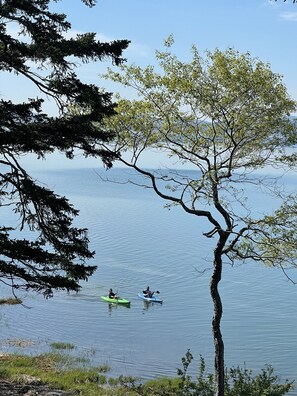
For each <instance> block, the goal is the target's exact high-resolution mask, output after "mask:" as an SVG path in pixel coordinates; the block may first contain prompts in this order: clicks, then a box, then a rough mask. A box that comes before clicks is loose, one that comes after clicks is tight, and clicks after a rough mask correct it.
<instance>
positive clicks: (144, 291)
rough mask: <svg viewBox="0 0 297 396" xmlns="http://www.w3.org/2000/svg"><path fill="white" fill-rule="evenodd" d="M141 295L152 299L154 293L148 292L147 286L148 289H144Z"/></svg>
mask: <svg viewBox="0 0 297 396" xmlns="http://www.w3.org/2000/svg"><path fill="white" fill-rule="evenodd" d="M143 294H144V296H145V297H147V298H152V297H153V295H154V292H152V291H151V290H150V287H149V286H148V287H147V288H146V290H143Z"/></svg>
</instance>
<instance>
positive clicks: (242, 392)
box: [137, 350, 293, 396]
mask: <svg viewBox="0 0 297 396" xmlns="http://www.w3.org/2000/svg"><path fill="white" fill-rule="evenodd" d="M192 360H193V356H192V354H191V352H190V350H188V351H187V353H186V355H185V356H184V357H183V358H182V368H181V369H178V372H177V374H178V378H177V379H174V380H172V379H160V380H156V381H149V382H147V383H146V384H144V385H141V386H138V387H137V392H138V394H139V395H141V396H214V395H215V393H216V392H215V390H216V384H215V377H214V375H213V374H210V373H207V372H206V368H205V361H204V359H203V358H202V357H201V356H200V366H199V373H198V376H197V379H196V380H193V379H192V377H191V376H190V375H188V368H189V365H190V364H191V362H192ZM291 389H293V382H290V381H288V380H286V381H285V382H284V383H280V381H279V377H278V376H277V375H275V374H274V370H273V368H272V367H271V366H270V365H267V366H265V367H264V368H263V369H262V370H261V372H260V373H259V374H257V375H256V376H253V372H252V370H249V369H246V368H244V369H242V368H240V367H235V368H230V369H226V372H225V396H283V395H285V394H287V393H288V392H289V391H290V390H291Z"/></svg>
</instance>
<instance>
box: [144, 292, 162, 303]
mask: <svg viewBox="0 0 297 396" xmlns="http://www.w3.org/2000/svg"><path fill="white" fill-rule="evenodd" d="M138 297H139V298H141V299H142V300H144V301H147V302H155V303H160V304H162V302H163V300H161V299H160V298H158V297H155V296H153V297H145V295H144V294H143V293H138Z"/></svg>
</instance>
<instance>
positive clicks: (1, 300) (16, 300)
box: [0, 297, 22, 305]
mask: <svg viewBox="0 0 297 396" xmlns="http://www.w3.org/2000/svg"><path fill="white" fill-rule="evenodd" d="M0 304H8V305H15V304H22V300H20V299H19V298H14V297H8V298H0Z"/></svg>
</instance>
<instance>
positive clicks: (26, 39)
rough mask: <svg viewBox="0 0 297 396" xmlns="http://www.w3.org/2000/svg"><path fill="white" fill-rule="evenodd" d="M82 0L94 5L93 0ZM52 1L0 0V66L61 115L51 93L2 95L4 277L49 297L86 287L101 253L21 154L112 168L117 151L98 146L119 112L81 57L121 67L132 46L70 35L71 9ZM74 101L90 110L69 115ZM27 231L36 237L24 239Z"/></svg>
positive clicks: (0, 245)
mask: <svg viewBox="0 0 297 396" xmlns="http://www.w3.org/2000/svg"><path fill="white" fill-rule="evenodd" d="M82 1H83V2H84V3H85V4H86V5H87V6H90V7H92V6H94V5H95V1H94V0H82ZM50 3H52V2H51V1H50V0H2V1H0V71H1V72H2V73H6V75H7V76H8V78H9V77H10V76H12V75H13V74H14V75H16V76H17V77H19V78H20V79H21V77H25V78H27V79H28V80H29V81H31V82H32V84H34V85H35V86H36V87H37V88H38V89H39V91H40V95H41V96H46V97H49V98H51V99H53V100H54V101H55V103H56V105H57V109H58V111H57V114H58V115H55V116H53V115H49V114H46V113H45V112H44V111H43V102H44V99H41V98H38V97H37V98H35V99H32V98H29V99H28V100H27V101H26V102H21V103H14V102H13V101H12V100H4V98H3V96H2V98H0V118H1V124H0V199H1V201H0V203H1V208H2V210H3V213H6V212H5V211H8V210H10V211H11V212H12V216H10V217H9V218H10V223H9V224H7V223H6V224H2V226H0V279H1V281H2V282H3V283H5V284H8V285H10V286H12V288H13V291H15V290H16V289H25V290H34V291H37V292H41V293H43V294H44V295H45V296H46V297H48V296H52V294H53V290H54V289H64V290H67V291H72V290H73V291H77V290H79V287H80V286H79V281H80V280H86V279H87V278H88V277H89V276H90V275H92V273H93V272H94V271H95V269H96V267H95V266H90V265H88V264H87V260H88V259H90V258H92V257H93V256H94V252H91V251H90V250H89V247H88V237H87V231H86V229H80V228H76V227H74V226H73V219H74V218H75V216H77V214H78V211H77V210H76V209H75V208H73V206H72V205H71V204H70V203H69V201H68V200H67V199H66V198H65V197H61V196H58V195H57V194H55V193H54V191H51V190H50V189H48V188H45V187H43V186H41V185H40V184H39V183H38V181H37V180H35V179H34V178H32V177H31V176H30V175H29V174H28V172H27V171H26V169H24V167H23V166H22V165H21V161H20V158H21V157H22V156H24V155H26V154H28V153H33V154H36V155H37V156H38V158H40V159H42V158H44V157H45V156H46V155H47V154H49V153H53V152H54V151H56V150H58V151H60V152H62V153H64V154H65V155H66V156H67V157H68V158H70V159H71V158H73V156H74V153H75V150H76V149H80V150H82V152H83V153H84V155H85V156H100V157H101V158H102V160H103V162H104V163H105V165H106V166H107V167H110V166H111V164H112V157H111V156H110V155H109V154H108V153H106V152H105V151H104V150H102V149H97V148H96V146H95V142H97V141H102V142H108V141H109V139H110V136H109V134H106V133H105V132H103V131H101V130H100V128H99V129H98V125H100V122H101V119H102V117H103V116H109V115H112V114H113V113H114V111H115V110H114V104H113V103H112V101H111V94H110V93H106V92H103V91H102V90H99V89H98V88H97V87H96V86H95V85H92V84H85V83H83V82H82V81H81V80H80V79H79V78H78V77H77V75H76V73H75V63H74V62H75V61H77V60H79V61H81V62H83V63H88V62H92V61H98V60H99V61H102V60H104V59H105V58H106V59H111V60H112V61H113V63H114V64H116V65H119V64H121V63H122V62H123V61H124V59H123V58H122V52H123V50H124V49H125V48H127V46H128V44H129V42H128V41H127V40H118V41H113V42H110V43H102V42H99V41H97V40H96V38H95V33H85V34H80V35H77V36H76V38H66V34H65V33H66V32H67V31H69V29H70V28H71V24H70V23H69V22H68V21H67V19H66V15H64V14H58V13H54V12H51V11H50V9H49V7H50V5H51V4H50ZM11 26H13V30H14V29H15V28H17V30H18V34H17V35H14V34H10V31H11V30H12V29H10V28H9V27H11ZM2 95H3V93H2ZM5 98H6V97H5ZM71 105H73V106H78V105H79V106H80V107H82V108H84V109H85V111H84V114H76V115H70V114H69V113H66V112H65V109H66V108H67V107H68V106H71ZM94 123H96V127H94ZM21 231H26V236H27V235H30V237H29V239H24V238H20V235H21V233H20V232H21ZM28 232H30V233H29V234H28Z"/></svg>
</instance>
